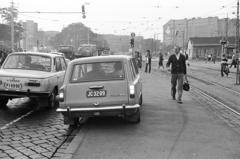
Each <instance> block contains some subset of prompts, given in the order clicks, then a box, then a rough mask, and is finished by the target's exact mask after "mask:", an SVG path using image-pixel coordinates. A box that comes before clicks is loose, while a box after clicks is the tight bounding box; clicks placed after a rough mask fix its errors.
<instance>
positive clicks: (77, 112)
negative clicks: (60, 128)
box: [57, 104, 140, 118]
mask: <svg viewBox="0 0 240 159" xmlns="http://www.w3.org/2000/svg"><path fill="white" fill-rule="evenodd" d="M138 108H140V105H139V104H134V105H120V106H108V107H100V108H99V107H98V108H92V107H91V108H70V107H68V108H58V109H57V112H60V113H62V114H63V115H64V116H66V117H69V118H74V117H80V116H82V117H91V116H118V115H128V114H132V113H134V112H135V111H136V109H138Z"/></svg>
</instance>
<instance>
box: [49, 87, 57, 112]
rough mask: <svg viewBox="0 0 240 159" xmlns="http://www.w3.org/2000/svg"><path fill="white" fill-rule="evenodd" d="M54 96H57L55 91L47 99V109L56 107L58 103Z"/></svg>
mask: <svg viewBox="0 0 240 159" xmlns="http://www.w3.org/2000/svg"><path fill="white" fill-rule="evenodd" d="M56 95H57V91H56V89H55V90H54V91H53V92H52V93H51V95H50V96H49V98H48V107H49V108H55V107H57V106H58V102H57V100H56Z"/></svg>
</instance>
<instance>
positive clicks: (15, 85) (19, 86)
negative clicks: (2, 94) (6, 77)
mask: <svg viewBox="0 0 240 159" xmlns="http://www.w3.org/2000/svg"><path fill="white" fill-rule="evenodd" d="M3 85H4V87H5V88H7V89H16V90H19V89H22V84H21V83H8V82H6V83H4V84H3Z"/></svg>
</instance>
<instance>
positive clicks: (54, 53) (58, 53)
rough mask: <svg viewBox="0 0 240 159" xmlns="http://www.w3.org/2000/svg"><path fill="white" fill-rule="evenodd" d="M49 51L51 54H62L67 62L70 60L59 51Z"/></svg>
mask: <svg viewBox="0 0 240 159" xmlns="http://www.w3.org/2000/svg"><path fill="white" fill-rule="evenodd" d="M51 53H52V54H57V55H61V56H63V57H64V58H65V61H66V63H67V64H68V63H69V62H70V61H71V60H70V59H68V58H67V57H66V56H65V54H64V53H61V52H51Z"/></svg>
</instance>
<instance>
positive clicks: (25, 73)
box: [0, 52, 67, 107]
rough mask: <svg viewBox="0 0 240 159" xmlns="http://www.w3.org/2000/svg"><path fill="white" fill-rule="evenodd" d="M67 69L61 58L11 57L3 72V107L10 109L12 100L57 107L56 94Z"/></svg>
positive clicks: (0, 92) (36, 54) (0, 90)
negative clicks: (43, 102) (24, 99)
mask: <svg viewBox="0 0 240 159" xmlns="http://www.w3.org/2000/svg"><path fill="white" fill-rule="evenodd" d="M66 68H67V64H66V61H65V58H64V57H63V56H62V55H59V54H51V53H40V52H15V53H11V54H9V55H8V56H7V58H6V60H5V61H4V63H3V65H2V66H1V68H0V107H6V104H7V103H8V100H9V99H12V98H20V97H29V98H30V99H37V100H41V101H42V100H45V101H47V103H48V104H47V105H48V106H49V107H55V106H57V105H58V102H57V101H56V94H58V91H59V88H60V87H61V86H62V84H63V79H64V75H65V71H66Z"/></svg>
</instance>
